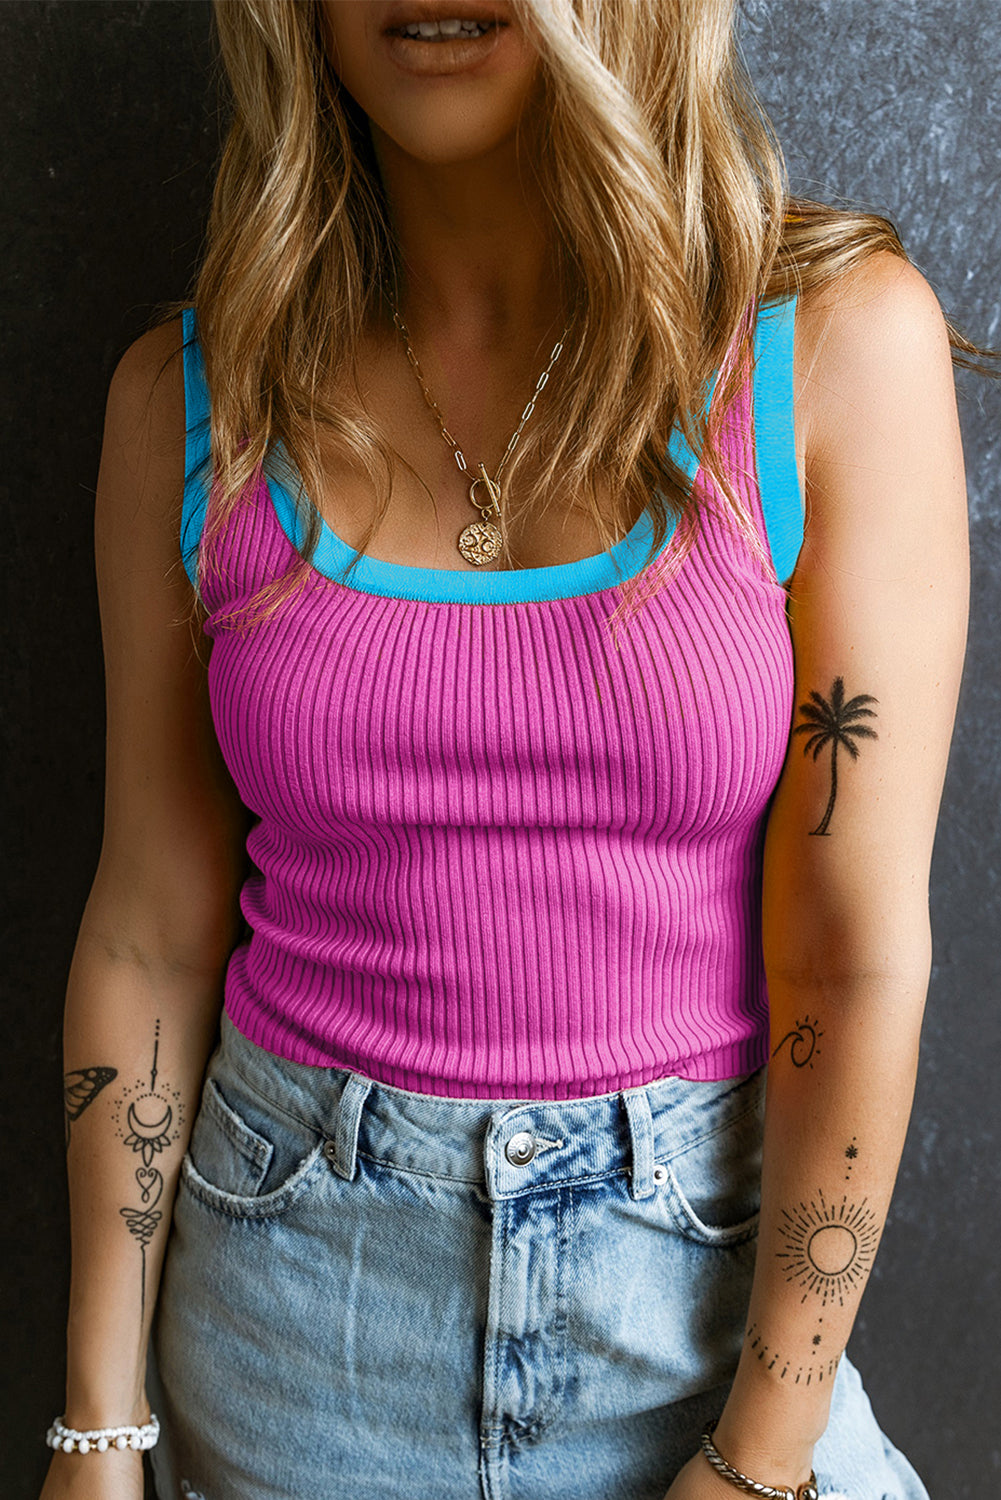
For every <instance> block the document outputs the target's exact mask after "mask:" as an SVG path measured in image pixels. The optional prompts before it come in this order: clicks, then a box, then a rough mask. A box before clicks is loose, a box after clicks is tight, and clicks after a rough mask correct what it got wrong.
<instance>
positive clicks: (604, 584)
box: [265, 380, 715, 604]
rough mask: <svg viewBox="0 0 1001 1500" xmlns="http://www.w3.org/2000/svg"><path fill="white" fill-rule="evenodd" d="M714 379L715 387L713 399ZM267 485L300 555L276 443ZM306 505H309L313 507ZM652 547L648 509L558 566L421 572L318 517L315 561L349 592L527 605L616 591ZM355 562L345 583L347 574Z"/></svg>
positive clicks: (303, 517) (689, 461) (287, 465)
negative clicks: (614, 536) (598, 546)
mask: <svg viewBox="0 0 1001 1500" xmlns="http://www.w3.org/2000/svg"><path fill="white" fill-rule="evenodd" d="M714 385H715V381H714V380H713V381H711V382H710V386H709V399H710V400H711V399H712V391H713V388H714ZM670 452H671V456H672V458H673V459H674V461H675V462H676V463H677V464H678V465H679V467H680V468H681V469H682V470H683V471H684V473H685V474H686V475H687V476H688V478H689V480H694V478H695V475H696V473H697V472H698V467H699V465H698V459H697V458H696V456H695V454H694V453H693V451H692V448H691V446H690V444H689V443H688V442H687V441H686V439H685V438H684V436H683V434H682V433H680V432H678V431H675V433H674V435H673V437H672V440H671V444H670ZM265 470H266V483H267V488H268V492H269V494H270V496H271V503H272V505H273V506H274V510H275V515H276V516H277V518H278V524H279V525H280V526H281V528H282V531H283V532H284V533H285V535H286V537H287V538H288V540H289V541H290V542H291V543H292V545H293V547H295V548H296V549H297V550H299V549H301V547H302V544H303V542H304V540H305V537H306V530H307V515H308V512H305V513H304V509H303V506H301V505H298V504H297V503H296V500H295V498H294V494H293V491H295V490H297V489H299V488H300V485H299V479H298V474H297V471H296V470H295V469H294V467H293V466H292V464H291V462H290V460H289V459H288V456H287V454H286V452H285V450H284V448H283V446H282V444H280V443H279V444H278V445H277V447H276V449H275V451H274V452H273V453H272V454H270V455H269V457H268V460H267V461H266V463H265ZM309 503H310V502H309V501H308V499H307V500H305V505H307V506H308V505H309ZM676 525H677V522H676V520H674V519H671V520H670V521H669V524H668V530H667V534H666V536H665V538H664V545H663V547H662V548H661V551H662V552H663V550H664V549H665V548H666V547H667V546H668V544H669V543H670V541H671V538H672V536H673V535H674V531H675V528H676ZM652 541H653V519H652V517H651V515H650V513H649V511H643V513H642V514H641V515H640V517H639V519H638V520H637V521H636V522H635V524H634V525H633V526H632V528H631V529H630V530H629V531H628V532H627V533H626V535H625V536H624V537H623V538H622V540H621V541H619V542H616V544H615V546H614V547H611V548H609V550H608V551H606V552H597V553H595V554H593V555H592V556H591V557H582V558H580V559H579V560H578V561H577V562H570V563H553V564H551V565H550V566H549V567H545V568H512V569H505V570H503V571H502V572H499V573H498V572H494V573H478V572H473V571H471V570H470V571H468V572H467V571H466V570H465V569H460V568H422V567H416V566H412V565H411V564H409V563H394V562H386V561H385V560H384V559H383V558H379V557H372V556H370V555H369V554H368V553H362V554H359V553H358V552H357V551H356V550H355V548H354V547H349V546H348V544H347V542H345V541H343V540H342V539H341V537H339V536H338V535H337V533H336V532H335V531H333V530H332V529H331V527H330V526H328V525H327V523H326V521H324V520H323V519H322V517H321V519H320V535H319V540H318V541H317V544H316V549H315V551H314V552H313V555H312V558H311V559H310V561H311V562H312V564H313V566H314V568H315V569H316V571H317V572H318V573H322V574H323V576H324V577H325V578H330V579H333V580H334V581H335V582H338V583H344V586H345V587H346V588H351V589H356V590H357V591H358V592H359V593H363V594H378V595H380V596H381V597H383V598H388V599H419V600H423V601H425V602H426V603H432V604H524V603H530V602H532V601H533V600H543V599H573V598H578V597H579V596H580V595H582V594H596V593H599V592H601V591H602V590H603V589H610V588H615V587H616V586H617V585H619V584H622V583H625V582H626V581H627V580H628V579H630V578H633V577H635V575H636V574H637V573H639V572H640V571H641V569H642V568H643V567H645V566H646V565H647V562H648V560H649V554H650V547H651V544H652ZM658 555H659V554H658ZM354 558H357V559H358V562H357V564H356V566H355V568H354V570H353V572H352V573H351V575H350V577H349V578H348V579H346V580H345V579H343V578H342V576H341V575H342V574H343V571H344V569H345V568H346V567H347V566H348V565H349V564H350V563H351V561H352V560H353V559H354Z"/></svg>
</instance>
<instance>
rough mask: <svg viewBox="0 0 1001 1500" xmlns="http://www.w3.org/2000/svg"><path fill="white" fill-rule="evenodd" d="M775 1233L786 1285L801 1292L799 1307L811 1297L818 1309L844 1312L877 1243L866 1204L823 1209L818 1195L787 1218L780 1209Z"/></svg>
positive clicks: (843, 1202) (844, 1202)
mask: <svg viewBox="0 0 1001 1500" xmlns="http://www.w3.org/2000/svg"><path fill="white" fill-rule="evenodd" d="M780 1229H781V1233H782V1236H783V1240H784V1243H785V1249H784V1250H779V1251H778V1252H777V1257H778V1259H779V1260H784V1261H785V1270H786V1280H787V1281H795V1282H796V1283H797V1284H798V1285H799V1286H801V1287H802V1288H803V1297H802V1301H804V1302H805V1301H806V1299H807V1297H809V1296H810V1295H811V1293H812V1294H813V1295H814V1296H817V1297H819V1298H820V1300H821V1306H822V1307H827V1306H828V1304H829V1303H834V1302H836V1303H837V1304H838V1306H839V1307H844V1305H845V1298H846V1297H847V1296H850V1295H851V1294H852V1293H853V1292H854V1291H855V1290H856V1289H858V1288H860V1287H861V1286H862V1285H863V1284H864V1282H865V1279H866V1277H867V1276H868V1274H869V1269H870V1267H871V1266H872V1262H873V1259H874V1257H875V1254H876V1246H877V1244H878V1243H879V1220H878V1218H877V1216H876V1214H875V1213H874V1212H873V1210H872V1209H871V1208H869V1207H868V1206H867V1200H866V1199H865V1198H863V1199H862V1201H861V1203H858V1204H855V1203H849V1202H848V1198H847V1196H845V1197H843V1198H842V1199H841V1202H840V1203H837V1204H835V1203H828V1202H827V1201H826V1199H825V1198H824V1195H823V1193H820V1192H818V1194H817V1197H816V1199H811V1201H810V1202H809V1204H807V1203H800V1205H799V1207H798V1208H797V1209H795V1210H794V1211H793V1212H792V1213H790V1212H789V1211H788V1210H787V1209H783V1211H782V1224H781V1226H780Z"/></svg>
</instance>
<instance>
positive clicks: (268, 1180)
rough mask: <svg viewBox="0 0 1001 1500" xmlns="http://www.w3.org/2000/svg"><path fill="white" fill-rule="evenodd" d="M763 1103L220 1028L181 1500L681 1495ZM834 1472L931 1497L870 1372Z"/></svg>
mask: <svg viewBox="0 0 1001 1500" xmlns="http://www.w3.org/2000/svg"><path fill="white" fill-rule="evenodd" d="M763 1104H764V1070H762V1071H761V1072H758V1073H755V1074H751V1075H750V1076H749V1077H747V1078H738V1079H730V1080H727V1081H724V1082H719V1083H695V1082H688V1081H685V1080H683V1079H677V1078H668V1079H664V1080H662V1081H661V1082H658V1083H653V1084H650V1085H648V1086H647V1087H645V1088H638V1089H630V1090H627V1091H625V1092H623V1093H617V1094H609V1095H604V1096H601V1097H599V1098H594V1099H583V1100H579V1099H578V1100H569V1101H561V1102H550V1101H542V1102H540V1101H530V1102H527V1103H526V1102H520V1103H519V1102H502V1101H497V1100H488V1101H484V1100H453V1099H440V1098H435V1097H432V1096H429V1095H424V1094H415V1093H408V1092H405V1091H403V1090H400V1089H395V1088H389V1087H387V1086H385V1085H382V1084H378V1083H372V1082H370V1081H369V1080H368V1079H365V1078H362V1077H361V1076H359V1075H357V1074H353V1073H349V1072H346V1071H344V1070H341V1069H324V1068H315V1067H308V1066H305V1065H302V1064H297V1063H290V1062H286V1061H284V1060H283V1059H281V1058H278V1057H275V1056H273V1055H272V1054H270V1053H268V1052H266V1051H264V1050H263V1049H261V1048H259V1047H257V1046H255V1045H254V1044H253V1043H252V1042H249V1041H247V1040H246V1039H245V1038H244V1037H242V1036H241V1035H240V1034H239V1033H238V1032H237V1031H236V1029H235V1028H234V1027H233V1025H232V1024H231V1023H230V1022H229V1020H228V1019H227V1018H226V1017H225V1016H223V1018H222V1022H221V1042H220V1045H219V1047H218V1048H217V1049H216V1051H215V1053H214V1054H213V1057H212V1059H211V1061H210V1064H209V1068H208V1071H207V1075H206V1081H205V1086H204V1092H203V1096H202V1102H201V1107H200V1110H199V1113H198V1116H197V1119H196V1122H195V1125H194V1130H193V1134H192V1139H191V1145H190V1150H189V1153H188V1156H187V1157H186V1159H185V1162H184V1167H183V1170H182V1176H181V1184H180V1188H179V1191H178V1197H177V1203H176V1208H175V1213H174V1222H173V1227H172V1232H171V1237H170V1242H169V1247H168V1251H167V1258H166V1265H165V1269H164V1276H163V1285H162V1290H161V1294H160V1300H159V1305H158V1312H157V1319H156V1324H155V1328H154V1338H153V1352H152V1356H151V1370H150V1389H151V1397H152V1401H153V1406H154V1409H155V1410H156V1411H158V1412H159V1414H160V1417H161V1420H162V1422H163V1436H162V1437H161V1440H160V1444H159V1446H158V1447H157V1448H155V1449H154V1450H153V1454H152V1458H153V1461H154V1464H153V1466H154V1472H155V1476H156V1486H157V1494H158V1496H159V1497H160V1500H180V1497H182V1496H190V1497H200V1500H335V1497H336V1500H339V1497H342V1496H343V1497H345V1500H348V1497H350V1500H661V1497H662V1496H663V1494H664V1492H665V1490H666V1489H667V1487H668V1485H669V1483H670V1481H671V1479H672V1477H673V1476H674V1475H675V1474H676V1473H677V1471H678V1470H679V1469H680V1468H681V1467H682V1465H683V1464H684V1463H685V1462H686V1461H687V1460H688V1459H689V1458H690V1457H691V1456H692V1454H693V1453H694V1452H696V1451H697V1448H698V1437H699V1433H700V1431H701V1429H702V1426H703V1425H704V1423H705V1422H706V1420H707V1418H709V1417H712V1416H716V1415H718V1414H719V1412H720V1410H721V1408H722V1406H723V1402H724V1400H725V1398H726V1393H727V1388H728V1384H729V1382H730V1380H731V1378H732V1375H733V1371H734V1368H735V1365H736V1362H737V1356H738V1353H739V1351H740V1346H741V1339H742V1336H743V1330H744V1319H745V1315H746V1309H747V1302H748V1297H749V1294H750V1285H751V1275H752V1271H753V1265H754V1252H755V1235H756V1230H757V1210H758V1188H759V1177H760V1165H761V1123H762V1112H763ZM816 1470H817V1476H818V1480H819V1483H820V1491H821V1494H822V1495H824V1496H833V1495H840V1496H846V1497H848V1500H928V1497H927V1492H926V1491H925V1489H924V1487H923V1485H922V1484H921V1482H920V1480H919V1479H918V1477H917V1475H916V1474H915V1473H914V1471H913V1469H912V1468H911V1467H910V1465H909V1464H908V1463H907V1461H906V1460H905V1459H904V1458H903V1457H902V1456H901V1455H900V1454H899V1453H898V1452H897V1451H896V1449H895V1448H893V1447H892V1446H891V1445H890V1444H889V1442H888V1441H887V1440H886V1439H885V1438H884V1436H883V1435H882V1433H881V1432H880V1430H879V1428H878V1426H877V1425H876V1422H875V1420H874V1418H873V1415H872V1411H871V1409H870V1406H869V1402H868V1399H867V1398H866V1395H865V1393H864V1391H863V1389H862V1386H861V1382H860V1381H859V1377H858V1375H857V1373H856V1371H855V1370H854V1369H853V1368H852V1366H851V1365H850V1364H849V1363H848V1361H847V1360H844V1361H842V1365H841V1368H840V1371H839V1373H838V1376H837V1379H836V1381H835V1385H834V1399H833V1408H832V1416H831V1421H830V1425H829V1427H828V1430H827V1432H826V1434H825V1436H824V1438H823V1440H822V1442H821V1443H820V1445H819V1447H818V1449H817V1455H816ZM734 1493H736V1491H735V1492H734Z"/></svg>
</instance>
